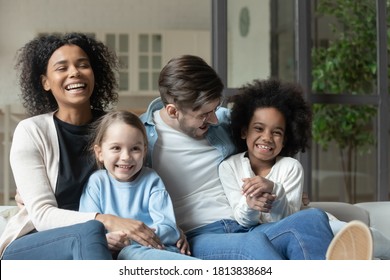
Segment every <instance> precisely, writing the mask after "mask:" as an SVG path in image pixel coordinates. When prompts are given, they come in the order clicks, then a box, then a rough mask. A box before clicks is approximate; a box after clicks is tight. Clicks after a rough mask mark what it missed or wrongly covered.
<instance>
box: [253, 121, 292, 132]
mask: <svg viewBox="0 0 390 280" xmlns="http://www.w3.org/2000/svg"><path fill="white" fill-rule="evenodd" d="M253 125H263V126H264V125H265V124H264V123H262V122H254V123H253ZM275 128H276V129H280V130H283V131H284V130H285V129H284V128H283V127H281V126H277V127H274V129H275Z"/></svg>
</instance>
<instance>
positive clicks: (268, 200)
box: [246, 193, 276, 213]
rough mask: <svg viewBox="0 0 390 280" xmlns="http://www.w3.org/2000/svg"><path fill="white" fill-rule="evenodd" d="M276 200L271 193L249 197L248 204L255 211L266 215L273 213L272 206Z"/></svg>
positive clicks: (247, 198)
mask: <svg viewBox="0 0 390 280" xmlns="http://www.w3.org/2000/svg"><path fill="white" fill-rule="evenodd" d="M275 200H276V195H274V194H270V193H263V194H262V195H261V196H258V197H253V196H247V197H246V203H248V206H249V207H250V208H251V209H253V210H257V211H260V212H264V213H269V212H271V209H272V204H273V202H274V201H275Z"/></svg>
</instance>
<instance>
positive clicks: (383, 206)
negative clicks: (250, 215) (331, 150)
mask: <svg viewBox="0 0 390 280" xmlns="http://www.w3.org/2000/svg"><path fill="white" fill-rule="evenodd" d="M308 207H315V208H320V209H323V210H324V211H326V212H328V213H330V214H332V215H333V216H335V217H336V218H337V219H339V220H341V221H345V222H349V221H352V220H360V221H362V222H364V223H365V224H367V225H368V226H370V227H374V228H377V229H378V230H380V231H381V232H382V233H383V234H384V235H385V236H386V237H387V238H389V239H390V201H376V202H362V203H356V204H349V203H345V202H310V204H309V205H308V206H304V207H303V209H305V208H308ZM17 210H18V208H17V207H16V206H0V234H1V233H3V230H4V228H5V226H6V224H7V221H8V219H9V218H10V217H11V216H12V215H14V214H15V213H16V212H17Z"/></svg>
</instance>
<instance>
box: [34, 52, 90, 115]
mask: <svg viewBox="0 0 390 280" xmlns="http://www.w3.org/2000/svg"><path fill="white" fill-rule="evenodd" d="M41 80H42V85H43V88H44V89H45V90H46V91H50V92H51V93H52V94H53V96H54V98H55V99H56V101H57V104H58V107H59V110H64V109H65V110H66V109H69V108H75V107H81V108H87V107H88V108H89V105H90V103H89V99H90V97H91V95H92V92H93V88H94V84H95V78H94V73H93V70H92V67H91V64H90V62H89V58H88V56H87V55H86V53H85V52H84V51H83V50H82V49H81V48H80V47H78V46H76V45H64V46H62V47H60V48H58V49H57V50H56V51H55V52H54V53H53V54H52V56H51V57H50V59H49V61H48V65H47V71H46V75H42V77H41Z"/></svg>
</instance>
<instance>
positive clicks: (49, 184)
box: [0, 33, 162, 260]
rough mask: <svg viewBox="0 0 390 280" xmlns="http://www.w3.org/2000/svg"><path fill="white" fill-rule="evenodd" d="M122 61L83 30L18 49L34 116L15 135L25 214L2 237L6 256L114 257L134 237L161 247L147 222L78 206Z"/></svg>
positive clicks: (14, 163)
mask: <svg viewBox="0 0 390 280" xmlns="http://www.w3.org/2000/svg"><path fill="white" fill-rule="evenodd" d="M117 66H118V60H117V57H116V55H115V53H112V52H110V51H109V49H108V48H107V47H106V46H105V45H104V44H103V43H102V42H100V41H97V40H95V39H94V38H92V37H89V36H87V35H85V34H81V33H69V34H65V35H63V36H61V35H47V36H40V37H37V38H34V39H33V40H31V41H30V42H28V43H27V44H26V45H25V46H24V47H22V48H21V49H20V51H19V52H18V56H17V63H16V68H17V69H18V70H19V72H20V87H21V96H22V100H23V105H24V106H25V108H26V110H27V113H28V114H29V115H30V117H29V118H26V119H24V120H22V121H21V122H19V124H18V125H17V127H16V129H15V132H14V135H13V139H12V147H11V151H10V163H11V168H12V172H13V175H14V179H15V183H16V186H17V190H18V194H17V195H16V197H15V199H16V200H17V202H18V204H19V205H20V211H19V212H18V214H17V215H15V216H13V217H12V218H11V219H10V221H9V222H8V224H7V227H6V229H5V231H4V232H3V234H2V236H1V238H0V253H1V255H2V259H60V260H63V259H112V257H113V255H112V251H118V250H120V249H121V248H123V247H124V246H126V245H128V244H129V240H130V239H132V240H135V241H136V242H138V243H139V244H141V245H145V246H150V247H154V248H161V247H162V244H161V241H160V240H159V238H158V237H157V236H156V234H155V233H154V232H153V230H152V229H150V228H149V227H147V226H146V225H145V224H143V223H142V222H140V221H136V220H131V219H123V218H120V217H117V216H114V215H106V214H100V213H82V212H79V211H78V210H79V201H80V196H81V193H82V191H83V188H84V185H85V183H86V181H87V180H88V178H89V175H90V174H91V173H92V172H93V171H94V170H95V169H96V166H95V162H94V160H93V158H92V155H91V154H90V153H89V152H88V144H89V133H90V128H91V124H92V123H93V122H94V121H95V120H97V119H99V118H100V117H102V116H103V115H104V114H105V110H107V109H109V108H110V106H111V105H113V104H114V103H115V102H116V101H117V98H118V93H117V80H116V70H117V69H118V67H117ZM106 232H108V233H107V235H106ZM113 232H116V233H115V234H114V233H113Z"/></svg>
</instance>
